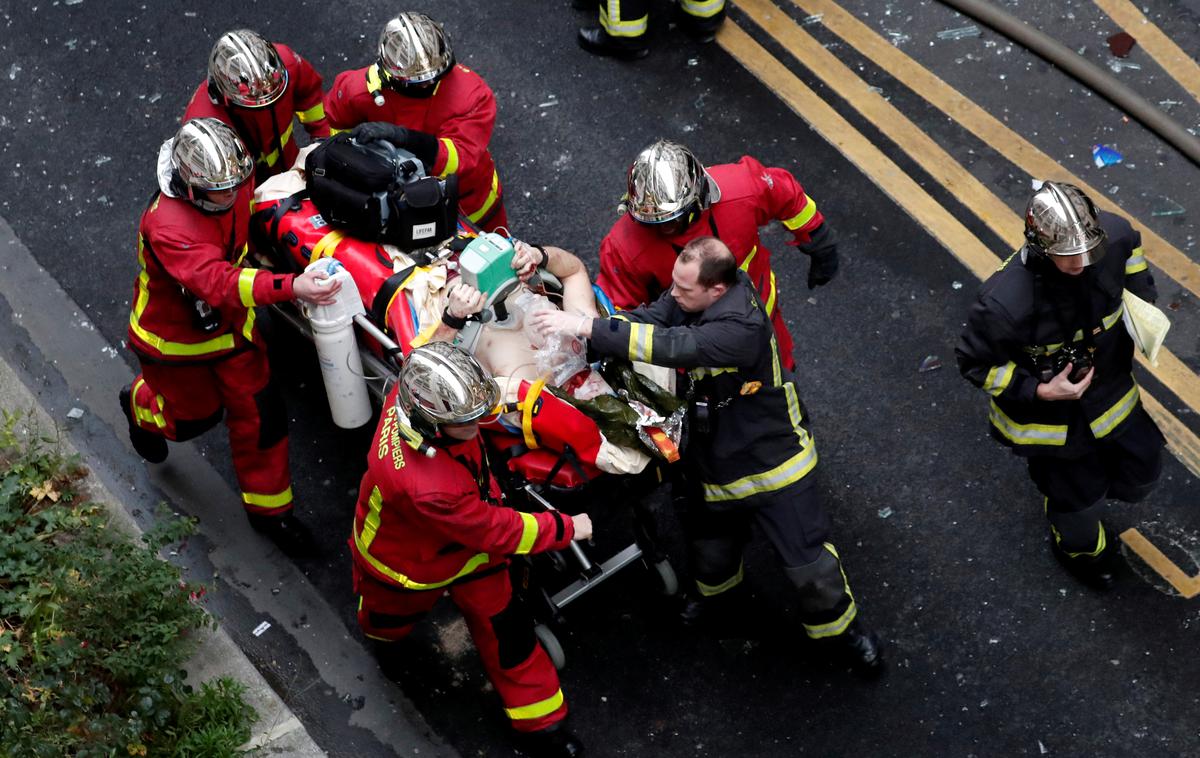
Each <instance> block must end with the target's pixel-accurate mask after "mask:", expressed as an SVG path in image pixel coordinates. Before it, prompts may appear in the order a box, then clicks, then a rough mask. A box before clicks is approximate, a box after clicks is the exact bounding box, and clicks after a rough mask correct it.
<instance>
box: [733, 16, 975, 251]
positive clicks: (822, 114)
mask: <svg viewBox="0 0 1200 758" xmlns="http://www.w3.org/2000/svg"><path fill="white" fill-rule="evenodd" d="M717 42H718V43H719V44H720V45H721V47H722V48H724V49H725V51H726V52H728V53H729V54H730V55H731V56H733V58H734V59H735V60H737V61H738V62H740V63H741V64H742V65H743V66H745V67H746V70H748V71H749V72H750V73H751V74H753V75H754V76H755V77H757V78H758V79H759V81H761V82H762V83H763V84H765V85H766V86H767V88H768V89H770V90H771V91H773V92H775V93H776V94H777V95H778V96H779V97H780V98H781V99H782V100H783V101H784V102H785V103H787V105H788V106H789V107H791V109H792V110H793V111H795V112H796V113H797V114H798V115H799V116H800V117H801V118H802V119H804V120H805V121H807V122H808V123H809V125H810V126H812V128H813V129H815V130H816V131H817V133H819V134H820V135H821V136H822V137H824V138H825V140H826V141H827V142H829V143H830V144H831V145H833V146H834V147H835V148H837V149H838V151H840V152H841V153H842V155H844V156H846V158H847V159H849V161H850V162H851V163H853V164H854V165H855V166H857V167H858V168H859V170H860V171H862V172H863V174H864V175H866V176H867V178H869V179H870V180H871V181H872V182H874V183H875V185H876V186H877V187H879V189H881V190H883V192H884V193H885V194H886V195H888V197H890V198H892V200H893V201H895V203H896V204H897V205H899V206H900V207H901V208H903V209H904V210H905V212H907V213H908V214H909V215H910V216H912V217H913V218H914V219H915V220H916V221H917V223H919V224H920V225H921V226H923V227H925V228H926V229H928V230H930V232H931V234H932V235H933V238H934V239H935V240H937V241H938V242H939V243H940V244H941V245H942V246H943V247H945V248H946V250H948V251H949V252H950V253H951V254H952V255H954V257H956V258H958V259H959V260H960V261H962V262H963V264H964V265H965V266H966V267H967V268H969V269H971V270H972V271H976V270H991V271H994V270H995V269H996V268H997V267H998V266H999V261H998V260H997V258H996V256H995V254H993V253H992V252H991V251H990V250H988V248H987V246H985V245H984V244H983V243H982V242H980V241H979V240H978V239H977V238H976V237H975V235H974V234H972V233H971V232H970V230H968V229H967V228H966V227H965V226H963V225H962V223H961V222H960V221H959V220H958V219H956V218H954V216H952V215H950V213H949V211H947V210H946V209H945V208H943V207H942V206H941V205H940V204H939V203H938V202H937V201H935V200H934V199H933V198H932V197H930V195H929V193H928V192H926V191H925V190H923V189H921V186H920V185H919V184H917V183H916V182H915V181H914V180H913V179H912V177H910V176H909V175H908V174H906V173H904V171H902V170H901V169H900V167H899V166H897V165H896V164H895V163H894V162H893V161H892V160H891V159H890V158H888V157H887V156H886V155H884V154H883V152H882V151H880V150H879V148H877V147H875V145H873V144H872V143H871V141H870V140H868V139H867V138H866V137H864V136H863V135H862V134H861V133H860V132H859V131H858V130H857V129H855V128H854V127H853V126H851V125H850V122H848V121H846V119H844V118H842V117H841V116H840V115H839V114H838V112H837V111H835V110H834V109H833V108H831V107H830V106H829V104H828V103H826V102H825V101H824V100H822V99H821V98H820V96H818V95H817V94H816V93H815V92H813V91H812V90H811V89H809V88H808V87H807V86H806V85H805V84H804V82H802V81H800V80H799V79H797V78H796V76H795V74H793V73H792V72H791V71H789V70H788V69H787V67H786V66H784V65H783V64H782V63H780V62H779V61H777V60H776V59H775V58H774V56H772V55H771V54H770V53H769V52H767V51H766V50H765V49H764V48H763V47H762V45H760V44H758V43H757V42H755V41H754V40H753V39H752V38H751V37H750V35H748V34H746V32H744V31H743V30H742V29H741V27H739V26H738V25H737V24H736V23H734V22H733V20H732V19H726V22H725V24H724V25H722V27H721V31H720V32H719V33H718V34H717ZM989 267H990V269H989Z"/></svg>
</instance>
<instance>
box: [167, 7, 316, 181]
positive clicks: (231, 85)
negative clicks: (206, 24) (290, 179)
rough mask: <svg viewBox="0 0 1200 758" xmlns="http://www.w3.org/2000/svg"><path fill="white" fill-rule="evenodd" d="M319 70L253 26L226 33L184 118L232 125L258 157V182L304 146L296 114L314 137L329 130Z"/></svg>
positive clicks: (287, 163) (281, 167) (282, 167)
mask: <svg viewBox="0 0 1200 758" xmlns="http://www.w3.org/2000/svg"><path fill="white" fill-rule="evenodd" d="M322 89H323V87H322V82H321V75H320V74H318V73H317V70H316V69H315V68H313V67H312V64H310V63H309V62H308V61H306V60H304V59H303V58H301V57H300V56H299V55H298V54H296V53H295V52H294V51H293V50H292V49H291V48H290V47H288V46H287V45H282V44H275V45H273V44H271V43H270V42H268V41H267V40H265V39H263V38H262V37H261V36H259V35H258V34H256V33H255V32H252V31H250V30H249V29H237V30H235V31H232V32H226V33H225V34H222V35H221V37H220V39H218V40H217V42H216V44H214V45H213V49H212V53H210V54H209V56H208V80H207V81H205V82H202V83H201V84H200V86H199V87H197V88H196V92H195V94H193V95H192V100H191V102H190V103H188V107H187V110H186V111H184V114H183V120H184V121H190V120H191V119H194V118H215V119H218V120H219V121H222V122H224V123H225V124H228V125H229V126H231V127H233V130H234V131H235V132H237V135H238V137H240V138H241V140H242V142H243V143H244V144H245V145H246V146H247V147H248V148H249V149H250V152H251V154H252V156H253V157H254V160H255V162H256V169H257V170H256V172H255V182H254V183H255V185H258V184H262V183H263V182H264V181H265V180H267V179H269V178H270V177H272V176H275V175H276V174H279V173H282V172H284V171H286V170H288V169H289V168H291V167H292V163H294V162H295V160H296V155H297V153H299V151H300V148H298V147H297V146H296V140H294V139H292V128H293V123H292V117H293V115H294V116H295V117H296V118H299V119H300V123H301V124H303V125H304V130H305V131H307V132H308V136H309V137H310V138H312V139H322V138H325V137H328V136H329V122H328V121H327V120H326V119H325V105H324V103H323V102H322Z"/></svg>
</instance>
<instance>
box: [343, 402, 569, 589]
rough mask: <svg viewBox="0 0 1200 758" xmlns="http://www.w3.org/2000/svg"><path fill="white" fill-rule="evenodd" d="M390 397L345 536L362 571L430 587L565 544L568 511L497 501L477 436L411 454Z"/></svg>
mask: <svg viewBox="0 0 1200 758" xmlns="http://www.w3.org/2000/svg"><path fill="white" fill-rule="evenodd" d="M395 400H396V390H395V389H393V390H392V393H391V395H390V396H389V398H388V399H387V400H386V401H385V403H384V408H385V410H384V412H383V414H382V416H381V418H380V420H379V426H378V427H377V428H376V430H375V437H374V440H373V441H372V443H371V447H370V448H369V451H368V454H367V473H366V474H365V475H364V476H363V479H362V484H361V486H360V488H359V497H358V505H357V507H356V508H355V513H354V527H353V533H352V534H351V535H350V550H351V552H352V553H353V554H354V559H355V560H356V561H357V562H358V563H359V565H360V566H362V567H363V568H364V569H365V570H366V571H368V572H370V573H371V574H372V575H373V576H375V577H376V578H378V579H379V580H380V581H384V582H388V583H390V584H393V585H396V586H398V587H403V588H405V589H409V590H433V589H440V588H442V587H446V586H448V585H450V584H452V583H453V582H455V581H458V580H460V579H463V578H465V577H467V576H469V575H470V574H473V573H475V572H477V571H479V570H481V569H484V568H488V567H491V566H495V565H497V564H498V563H503V562H504V560H506V557H507V556H509V555H518V554H524V553H536V552H541V551H544V550H559V549H562V548H564V547H566V546H567V545H568V544H570V542H571V538H572V537H574V535H575V528H574V525H573V523H572V521H571V518H570V517H569V516H565V515H563V514H561V513H558V512H552V513H536V514H531V513H522V512H520V511H516V510H513V509H511V508H507V507H505V506H503V505H501V504H500V502H501V493H500V488H499V485H497V484H496V481H495V479H494V478H493V477H491V476H490V475H484V473H483V472H484V471H485V467H486V466H487V460H486V458H485V457H484V454H483V449H482V442H481V441H480V440H479V439H478V438H476V439H474V440H470V441H467V442H461V443H457V444H454V445H449V446H447V447H444V448H438V450H437V454H436V455H435V456H434V457H433V458H428V457H426V456H424V455H421V454H418V453H417V452H416V451H415V450H414V449H413V448H412V447H411V446H410V444H409V443H408V442H407V441H406V434H408V433H409V432H408V430H406V429H405V428H404V427H403V426H402V425H401V423H400V420H399V416H398V414H397V412H396V403H395ZM485 495H486V496H485Z"/></svg>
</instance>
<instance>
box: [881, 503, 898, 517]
mask: <svg viewBox="0 0 1200 758" xmlns="http://www.w3.org/2000/svg"><path fill="white" fill-rule="evenodd" d="M878 513H879V518H888V517H890V516H891V515H892V514H893V513H895V511H893V510H892V509H891V507H890V506H886V505H885V506H884V507H882V508H880V509H879V511H878Z"/></svg>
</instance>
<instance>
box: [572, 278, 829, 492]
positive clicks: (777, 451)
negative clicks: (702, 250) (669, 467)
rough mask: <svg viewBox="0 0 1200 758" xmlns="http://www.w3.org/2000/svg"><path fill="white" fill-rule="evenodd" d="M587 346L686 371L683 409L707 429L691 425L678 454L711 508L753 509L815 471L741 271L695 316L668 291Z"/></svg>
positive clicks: (793, 401) (768, 332)
mask: <svg viewBox="0 0 1200 758" xmlns="http://www.w3.org/2000/svg"><path fill="white" fill-rule="evenodd" d="M591 346H592V349H593V350H595V351H596V352H599V353H601V354H603V355H615V356H620V357H625V358H629V359H630V360H637V361H644V362H646V363H653V364H655V365H659V366H668V367H675V368H683V369H686V370H688V372H689V374H690V377H691V380H692V382H693V383H694V393H693V395H694V396H693V398H692V403H693V404H694V403H695V402H697V401H699V400H703V401H705V402H707V403H708V412H709V422H708V423H709V430H710V431H709V432H708V433H701V432H698V431H697V430H696V427H695V425H694V424H693V425H692V428H691V430H689V435H690V436H689V442H688V446H687V450H686V452H685V455H686V456H687V460H688V462H689V464H690V465H692V466H695V468H696V470H697V473H698V476H699V479H700V481H701V483H702V484H703V489H704V499H705V500H706V501H707V502H708V503H709V505H710V506H712V507H714V508H728V507H733V506H736V505H757V504H760V503H761V502H762V501H763V500H764V499H766V498H771V497H775V496H777V495H779V494H781V493H783V492H784V491H786V490H787V489H788V488H789V487H792V486H795V485H798V484H799V483H800V482H801V481H802V480H803V479H804V478H805V477H806V476H808V474H809V473H811V472H812V470H813V468H814V467H815V466H816V465H817V451H816V445H815V443H814V441H813V438H812V435H810V434H809V431H808V429H807V427H806V424H805V412H804V406H803V404H802V403H801V402H800V396H799V393H798V391H797V388H796V383H795V377H794V376H793V375H792V373H791V372H790V371H788V370H787V369H786V368H784V366H783V360H782V356H781V355H780V352H779V345H778V343H777V341H776V339H775V333H774V330H773V329H772V328H771V321H770V319H768V318H767V317H766V315H765V314H764V309H763V304H762V301H761V300H760V299H759V298H758V295H757V294H756V291H755V288H754V286H753V284H752V283H751V282H750V279H749V277H748V276H747V275H746V274H745V272H739V273H738V281H737V283H736V284H734V285H733V286H732V287H730V289H729V291H728V292H726V293H725V295H723V296H722V297H721V299H720V300H718V301H717V302H716V303H714V304H713V305H712V306H710V307H709V308H708V309H707V310H705V311H704V312H702V313H685V312H684V311H682V310H681V309H680V308H679V306H678V305H677V304H676V303H675V300H674V298H672V297H671V295H670V293H669V292H667V293H664V294H663V295H661V296H660V297H659V298H658V300H656V301H655V302H654V303H652V304H651V305H648V306H643V307H640V308H635V309H634V310H631V311H625V312H622V313H620V314H618V315H617V316H616V317H614V318H612V319H597V320H596V321H595V322H594V323H593V325H592V338H591Z"/></svg>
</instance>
